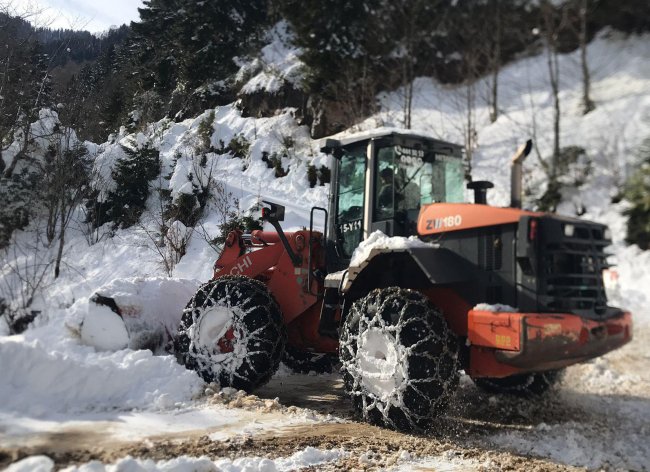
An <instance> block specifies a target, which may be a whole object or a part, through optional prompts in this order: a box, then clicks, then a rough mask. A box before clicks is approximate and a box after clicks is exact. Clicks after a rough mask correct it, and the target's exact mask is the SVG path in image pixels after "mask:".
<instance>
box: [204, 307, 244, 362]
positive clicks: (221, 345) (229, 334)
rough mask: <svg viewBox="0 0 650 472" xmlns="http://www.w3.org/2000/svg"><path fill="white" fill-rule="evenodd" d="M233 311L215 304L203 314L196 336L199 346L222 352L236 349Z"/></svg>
mask: <svg viewBox="0 0 650 472" xmlns="http://www.w3.org/2000/svg"><path fill="white" fill-rule="evenodd" d="M232 320H233V312H232V310H231V309H229V308H227V307H223V306H214V307H211V308H209V309H208V310H206V311H205V312H204V313H203V315H202V316H201V318H200V320H199V323H198V329H197V331H196V335H195V338H194V341H195V342H194V344H195V346H197V347H202V348H207V349H215V348H216V349H217V350H218V352H221V353H224V354H225V353H229V352H233V351H234V346H233V343H234V340H235V330H234V328H233V327H232Z"/></svg>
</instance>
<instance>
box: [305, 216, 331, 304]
mask: <svg viewBox="0 0 650 472" xmlns="http://www.w3.org/2000/svg"><path fill="white" fill-rule="evenodd" d="M315 211H322V212H323V213H324V214H325V221H324V223H323V224H324V226H323V228H324V230H323V237H322V239H323V241H324V245H323V248H322V251H323V254H324V257H323V259H324V263H325V264H324V265H325V267H327V220H328V218H329V213H328V212H327V210H326V209H325V208H322V207H312V208H311V211H310V212H309V253H308V256H307V291H308V292H309V294H310V295H314V296H316V297H318V296H320V295H321V294H319V293H313V292H312V290H311V282H312V277H313V275H312V270H311V260H312V246H313V242H314V237H313V233H314V212H315Z"/></svg>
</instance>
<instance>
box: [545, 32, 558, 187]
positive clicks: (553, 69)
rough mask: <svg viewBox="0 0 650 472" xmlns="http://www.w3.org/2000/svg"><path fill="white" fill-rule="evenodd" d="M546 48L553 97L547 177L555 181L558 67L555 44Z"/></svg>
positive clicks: (556, 166) (556, 165)
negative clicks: (551, 140) (551, 150)
mask: <svg viewBox="0 0 650 472" xmlns="http://www.w3.org/2000/svg"><path fill="white" fill-rule="evenodd" d="M547 48H548V51H547V60H548V73H549V79H550V82H551V93H552V95H553V156H552V158H551V166H550V167H551V169H550V171H551V172H550V176H549V177H550V179H551V180H552V181H555V179H556V178H557V171H558V165H559V160H560V69H559V67H560V66H559V62H558V52H557V48H556V47H555V44H548V46H547Z"/></svg>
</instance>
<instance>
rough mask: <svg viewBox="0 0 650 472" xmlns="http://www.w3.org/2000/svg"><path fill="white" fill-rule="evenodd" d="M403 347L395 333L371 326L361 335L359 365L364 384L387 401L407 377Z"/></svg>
mask: <svg viewBox="0 0 650 472" xmlns="http://www.w3.org/2000/svg"><path fill="white" fill-rule="evenodd" d="M402 351H403V348H402V346H400V345H399V343H397V341H396V340H395V338H394V337H393V335H392V334H390V333H386V332H384V331H382V330H381V329H379V328H370V329H368V330H366V331H365V332H364V333H363V334H362V335H361V336H359V344H358V350H357V366H358V369H359V374H360V376H361V382H362V384H363V385H364V387H365V388H366V389H367V390H368V391H369V392H370V393H372V394H374V395H375V396H377V397H378V398H379V399H381V400H382V401H384V402H387V401H388V400H389V398H391V397H392V396H393V395H394V393H395V392H396V390H397V388H398V387H399V386H400V385H401V384H402V381H403V380H404V372H403V368H402V358H403V352H402Z"/></svg>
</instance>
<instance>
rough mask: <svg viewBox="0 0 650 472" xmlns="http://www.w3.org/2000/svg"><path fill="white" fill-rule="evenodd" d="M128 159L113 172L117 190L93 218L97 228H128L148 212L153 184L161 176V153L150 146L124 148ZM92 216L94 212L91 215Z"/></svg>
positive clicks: (97, 208) (98, 206)
mask: <svg viewBox="0 0 650 472" xmlns="http://www.w3.org/2000/svg"><path fill="white" fill-rule="evenodd" d="M122 149H123V151H124V153H125V157H124V158H122V159H119V160H118V161H117V163H116V166H115V169H113V173H112V175H113V179H114V180H115V190H114V191H112V192H109V195H108V198H107V201H106V202H105V203H103V204H97V205H96V206H95V208H94V211H96V212H98V213H99V214H97V215H93V220H94V222H95V224H96V225H97V226H100V225H102V224H104V223H106V222H107V221H112V222H113V223H114V225H115V227H122V228H128V227H129V226H132V225H133V224H135V223H136V222H137V221H138V220H139V219H140V215H141V214H142V212H143V211H144V208H145V205H146V203H147V197H148V196H149V182H150V181H151V180H153V179H155V178H156V177H157V176H158V174H159V172H160V159H159V152H158V150H157V149H155V148H154V147H153V146H151V145H150V144H145V145H144V146H142V147H141V148H139V149H131V148H129V147H126V146H122ZM91 213H92V212H91Z"/></svg>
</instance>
